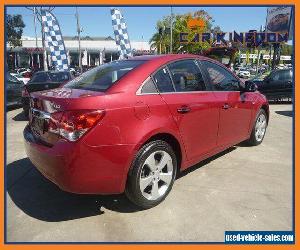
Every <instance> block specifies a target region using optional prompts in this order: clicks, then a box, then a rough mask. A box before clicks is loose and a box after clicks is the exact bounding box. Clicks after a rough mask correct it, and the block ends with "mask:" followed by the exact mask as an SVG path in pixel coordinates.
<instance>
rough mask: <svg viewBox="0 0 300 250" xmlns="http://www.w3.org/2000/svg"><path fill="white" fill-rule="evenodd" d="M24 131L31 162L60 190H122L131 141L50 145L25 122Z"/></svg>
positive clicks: (130, 152) (76, 191) (103, 191)
mask: <svg viewBox="0 0 300 250" xmlns="http://www.w3.org/2000/svg"><path fill="white" fill-rule="evenodd" d="M23 133H24V141H25V150H26V153H27V155H28V157H29V159H30V160H31V162H32V163H33V164H34V165H35V167H36V168H37V169H38V170H39V171H40V172H41V173H42V174H43V175H44V176H45V177H46V178H47V179H49V180H50V181H52V182H53V183H55V184H56V185H58V186H59V187H60V188H61V189H62V190H65V191H68V192H72V193H86V194H115V193H122V192H124V189H125V184H126V179H127V172H128V169H129V166H130V163H131V160H132V158H131V156H132V155H133V151H134V148H135V147H134V145H108V146H96V147H95V146H88V145H86V144H84V142H80V143H73V142H67V141H64V140H61V141H59V142H57V143H56V144H55V145H54V146H52V147H49V146H45V145H43V144H41V143H40V142H37V141H36V139H35V138H34V136H33V135H32V133H31V130H30V128H29V127H28V126H27V127H26V128H25V129H24V132H23Z"/></svg>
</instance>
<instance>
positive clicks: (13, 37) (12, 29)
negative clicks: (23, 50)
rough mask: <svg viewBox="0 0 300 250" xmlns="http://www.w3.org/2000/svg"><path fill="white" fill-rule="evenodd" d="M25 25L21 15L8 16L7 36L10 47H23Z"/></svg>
mask: <svg viewBox="0 0 300 250" xmlns="http://www.w3.org/2000/svg"><path fill="white" fill-rule="evenodd" d="M24 28H25V24H24V22H23V18H22V16H21V15H7V18H6V32H7V33H6V34H7V41H8V43H9V45H10V46H12V47H18V46H22V41H21V37H22V34H23V29H24Z"/></svg>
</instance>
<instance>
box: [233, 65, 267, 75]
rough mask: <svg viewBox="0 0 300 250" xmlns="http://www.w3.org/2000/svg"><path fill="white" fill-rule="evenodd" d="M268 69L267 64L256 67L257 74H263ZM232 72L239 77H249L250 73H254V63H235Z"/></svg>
mask: <svg viewBox="0 0 300 250" xmlns="http://www.w3.org/2000/svg"><path fill="white" fill-rule="evenodd" d="M268 70H269V66H268V65H264V64H263V65H260V66H259V67H258V69H257V73H258V74H264V73H265V72H267V71H268ZM234 72H235V73H236V74H237V75H238V76H239V77H240V78H250V77H251V75H256V65H236V66H235V67H234Z"/></svg>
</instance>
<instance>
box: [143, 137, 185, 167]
mask: <svg viewBox="0 0 300 250" xmlns="http://www.w3.org/2000/svg"><path fill="white" fill-rule="evenodd" d="M156 140H161V141H165V142H166V143H168V144H169V145H170V146H171V148H172V149H173V150H174V153H175V155H176V159H177V170H178V171H177V173H179V171H180V167H181V163H182V147H181V145H180V143H179V140H178V139H177V138H176V137H175V136H174V135H172V134H170V133H158V134H155V135H153V136H151V137H150V138H149V139H148V140H147V141H146V142H145V143H144V144H147V143H148V142H151V141H156Z"/></svg>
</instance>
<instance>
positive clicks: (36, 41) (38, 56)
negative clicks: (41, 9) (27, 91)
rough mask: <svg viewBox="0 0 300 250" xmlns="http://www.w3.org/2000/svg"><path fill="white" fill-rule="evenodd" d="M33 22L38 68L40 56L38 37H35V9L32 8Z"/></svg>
mask: <svg viewBox="0 0 300 250" xmlns="http://www.w3.org/2000/svg"><path fill="white" fill-rule="evenodd" d="M33 22H34V33H35V48H36V51H37V61H38V65H39V67H40V55H39V53H38V37H37V32H36V7H33Z"/></svg>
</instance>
